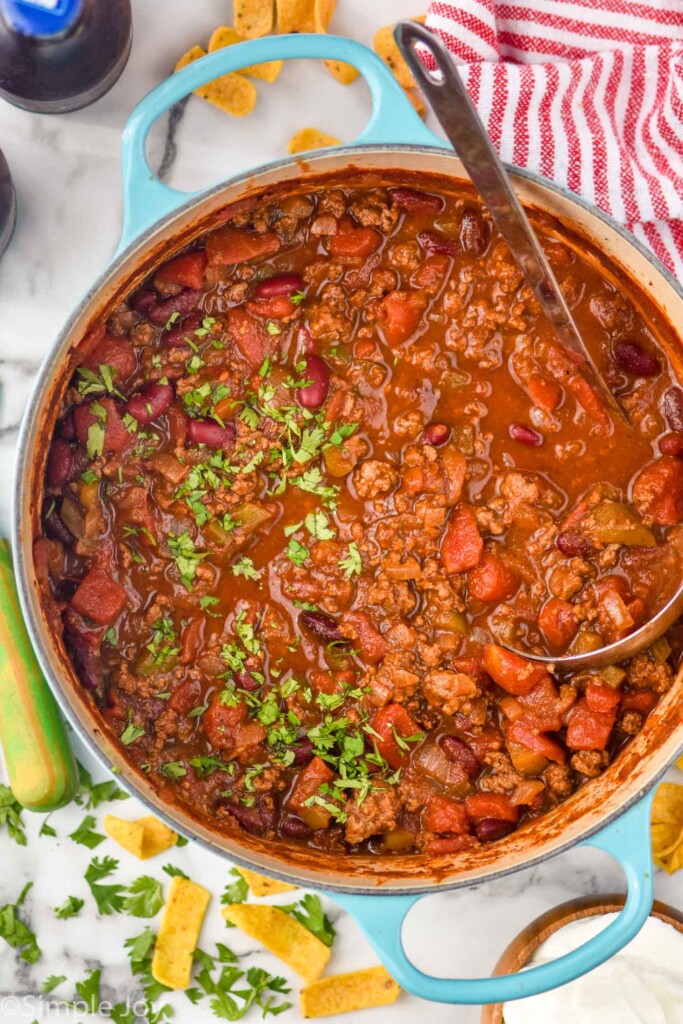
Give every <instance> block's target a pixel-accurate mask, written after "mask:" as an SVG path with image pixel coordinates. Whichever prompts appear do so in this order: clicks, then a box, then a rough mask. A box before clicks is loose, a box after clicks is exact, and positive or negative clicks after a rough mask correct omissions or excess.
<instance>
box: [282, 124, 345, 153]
mask: <svg viewBox="0 0 683 1024" xmlns="http://www.w3.org/2000/svg"><path fill="white" fill-rule="evenodd" d="M340 143H341V139H337V138H335V136H334V135H326V134H325V132H321V131H319V130H318V129H317V128H300V129H299V131H298V132H297V133H296V135H292V137H291V139H290V140H289V142H288V144H287V152H288V153H292V154H294V153H305V152H306V151H307V150H309V149H324V148H325V147H326V146H338V145H339V144H340Z"/></svg>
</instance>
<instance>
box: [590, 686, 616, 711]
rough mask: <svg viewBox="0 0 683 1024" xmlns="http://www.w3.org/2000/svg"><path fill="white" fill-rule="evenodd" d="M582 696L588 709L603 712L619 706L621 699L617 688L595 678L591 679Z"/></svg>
mask: <svg viewBox="0 0 683 1024" xmlns="http://www.w3.org/2000/svg"><path fill="white" fill-rule="evenodd" d="M584 696H585V699H586V705H587V706H588V709H589V711H600V712H604V713H605V714H609V712H610V711H614V709H615V708H616V707H618V706H619V702H620V700H621V695H620V693H619V690H617V689H615V688H614V687H613V686H608V685H607V683H600V682H598V681H597V680H595V679H593V680H591V682H590V683H589V684H588V686H587V687H586V692H585V694H584Z"/></svg>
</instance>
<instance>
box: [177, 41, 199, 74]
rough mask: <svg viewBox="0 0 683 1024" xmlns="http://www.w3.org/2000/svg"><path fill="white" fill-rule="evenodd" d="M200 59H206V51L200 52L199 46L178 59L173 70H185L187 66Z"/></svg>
mask: <svg viewBox="0 0 683 1024" xmlns="http://www.w3.org/2000/svg"><path fill="white" fill-rule="evenodd" d="M200 57H206V50H202V48H201V46H193V47H192V48H191V49H190V50H188V51H187V53H184V54H183V55H182V57H180V58H179V60H178V63H177V64H176V66H175V67H174V68H173V70H174V71H180V70H181V69H182V68H186V67H187V65H188V64H194V62H195V61H196V60H199V58H200Z"/></svg>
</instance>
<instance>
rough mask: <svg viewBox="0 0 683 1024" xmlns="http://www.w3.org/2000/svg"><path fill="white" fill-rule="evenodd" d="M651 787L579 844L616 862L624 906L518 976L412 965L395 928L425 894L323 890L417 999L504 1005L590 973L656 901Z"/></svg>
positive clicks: (640, 923)
mask: <svg viewBox="0 0 683 1024" xmlns="http://www.w3.org/2000/svg"><path fill="white" fill-rule="evenodd" d="M653 796H654V791H653V792H652V793H651V794H649V795H648V796H646V797H644V798H643V799H642V800H640V801H639V802H638V803H637V804H636V805H635V806H634V807H632V808H631V809H630V810H629V811H627V812H626V813H625V814H622V815H621V817H620V818H619V819H618V820H617V821H615V822H612V824H610V825H607V826H606V828H603V829H602V830H601V831H600V832H598V833H597V834H596V835H594V836H591V838H590V839H587V840H586V841H585V842H584V843H582V844H581V845H583V846H592V847H594V848H595V849H598V850H604V851H605V852H606V853H609V854H611V855H612V856H613V857H614V858H615V859H616V860H618V861H619V862H620V864H621V866H622V868H623V869H624V874H625V875H626V879H627V882H628V896H627V899H626V903H625V905H624V909H623V910H622V911H621V912H620V914H619V916H618V918H617V920H616V921H613V922H612V923H611V924H610V925H608V926H607V928H605V929H604V930H603V931H602V932H600V934H599V935H596V936H594V938H592V939H589V940H588V942H585V943H584V944H583V945H582V946H579V948H578V949H575V950H573V951H572V952H571V953H567V954H566V955H565V956H562V957H560V958H559V959H558V960H555V961H553V962H552V963H549V964H542V965H540V966H539V967H532V968H530V969H529V970H524V971H520V972H519V973H518V974H510V975H504V976H501V977H492V978H460V979H450V978H434V977H432V976H431V975H429V974H424V973H423V972H422V971H420V970H418V969H417V967H415V966H413V964H412V963H411V962H410V960H409V959H408V957H407V956H406V954H405V950H404V949H403V942H402V939H401V928H402V926H403V922H404V920H405V917H406V915H407V913H408V911H409V910H410V909H411V907H413V906H414V905H415V903H417V902H418V900H420V899H423V898H424V897H423V896H365V895H363V896H357V895H350V894H340V893H333V892H331V893H328V895H329V897H330V899H332V900H334V901H335V902H337V903H339V904H340V905H341V906H342V907H344V909H345V910H348V912H349V913H350V914H351V915H352V916H353V917H354V918H355V920H356V921H357V923H358V924H359V925H360V927H361V929H362V930H363V932H364V933H365V935H366V936H367V938H368V939H369V941H370V943H371V945H372V947H373V949H374V950H375V952H376V953H377V955H378V956H379V957H380V959H381V960H382V962H383V964H384V966H385V967H386V968H387V970H388V971H389V973H390V974H391V975H392V977H393V978H394V979H395V980H396V981H397V982H398V983H399V985H401V986H402V987H403V988H405V989H407V990H408V991H409V992H412V993H413V995H416V996H420V997H421V998H422V999H430V1000H432V1001H433V1002H437V1003H474V1004H477V1005H478V1004H481V1003H503V1002H506V1001H509V1000H512V999H522V998H524V997H525V996H534V995H538V993H539V992H547V991H548V990H549V989H552V988H557V987H559V986H560V985H566V984H567V982H569V981H573V980H574V979H575V978H578V977H580V976H581V975H582V974H586V972H588V971H592V970H593V968H594V967H597V966H598V965H599V964H601V963H604V961H605V960H609V958H610V957H611V956H614V955H615V953H618V952H619V950H620V949H622V948H623V947H624V946H625V945H626V944H627V943H628V942H630V941H631V939H632V938H633V937H634V936H635V935H636V934H637V933H638V932H639V931H640V929H641V928H642V926H643V925H644V924H645V921H646V920H647V918H648V916H649V914H650V910H651V909H652V901H653V899H654V886H653V877H652V876H653V866H652V850H651V847H650V840H649V834H650V829H649V826H650V811H651V806H652V799H653Z"/></svg>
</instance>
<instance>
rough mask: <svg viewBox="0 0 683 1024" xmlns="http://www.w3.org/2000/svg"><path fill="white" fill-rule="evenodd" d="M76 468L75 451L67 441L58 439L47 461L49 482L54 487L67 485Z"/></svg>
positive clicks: (54, 442) (53, 443)
mask: <svg viewBox="0 0 683 1024" xmlns="http://www.w3.org/2000/svg"><path fill="white" fill-rule="evenodd" d="M73 468H74V450H73V448H70V447H69V445H68V444H67V443H66V441H62V440H61V439H60V438H59V437H56V438H55V440H54V441H53V442H52V447H51V448H50V454H49V456H48V460H47V482H48V483H49V484H50V485H51V486H52V487H61V486H62V484H65V483H66V482H67V480H68V479H69V477H70V476H71V473H72V471H73Z"/></svg>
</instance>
